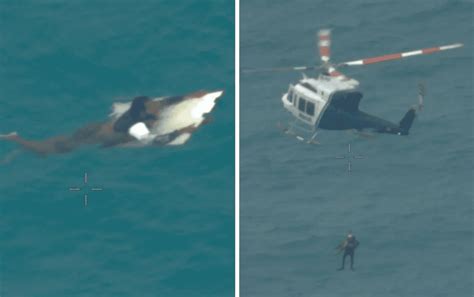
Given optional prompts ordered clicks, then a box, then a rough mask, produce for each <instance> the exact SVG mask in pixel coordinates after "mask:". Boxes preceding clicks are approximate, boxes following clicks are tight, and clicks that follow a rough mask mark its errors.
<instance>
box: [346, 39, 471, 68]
mask: <svg viewBox="0 0 474 297" xmlns="http://www.w3.org/2000/svg"><path fill="white" fill-rule="evenodd" d="M462 46H463V44H462V43H454V44H449V45H443V46H437V47H430V48H423V49H419V50H413V51H408V52H403V53H397V54H389V55H383V56H378V57H372V58H365V59H360V60H354V61H349V62H344V63H341V64H339V66H357V65H367V64H374V63H380V62H385V61H391V60H399V59H403V58H407V57H411V56H417V55H427V54H432V53H436V52H440V51H445V50H450V49H455V48H459V47H462Z"/></svg>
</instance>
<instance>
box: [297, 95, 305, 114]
mask: <svg viewBox="0 0 474 297" xmlns="http://www.w3.org/2000/svg"><path fill="white" fill-rule="evenodd" d="M305 107H306V100H304V99H303V98H300V100H299V102H298V109H299V110H300V111H302V112H305Z"/></svg>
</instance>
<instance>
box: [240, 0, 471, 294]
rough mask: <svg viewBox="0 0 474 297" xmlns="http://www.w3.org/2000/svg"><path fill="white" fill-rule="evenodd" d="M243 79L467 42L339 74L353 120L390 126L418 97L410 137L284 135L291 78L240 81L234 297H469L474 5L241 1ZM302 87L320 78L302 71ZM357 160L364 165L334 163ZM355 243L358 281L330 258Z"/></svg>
mask: <svg viewBox="0 0 474 297" xmlns="http://www.w3.org/2000/svg"><path fill="white" fill-rule="evenodd" d="M240 16H241V19H240V25H241V29H240V42H241V45H240V47H241V59H240V62H241V68H251V67H257V68H258V67H280V66H299V65H305V64H306V65H314V63H319V57H318V55H317V49H316V48H315V46H316V41H315V37H316V33H317V31H318V30H319V29H321V28H331V29H332V45H331V49H332V61H334V62H344V61H348V60H353V59H358V58H365V57H371V56H376V55H381V54H388V53H396V52H399V51H403V50H411V49H417V48H423V47H430V46H436V45H443V44H450V43H455V42H462V43H464V44H465V47H464V48H462V49H458V50H453V51H449V52H443V53H438V54H433V55H429V56H418V57H413V58H410V59H406V60H403V61H396V62H387V63H381V64H374V65H370V66H363V67H360V68H350V69H349V68H348V69H343V70H341V71H342V72H344V73H345V74H346V75H348V76H350V77H353V78H356V79H357V80H359V82H360V83H361V89H362V91H363V92H364V98H363V99H362V102H361V109H362V110H365V111H367V112H369V113H372V114H375V115H379V116H381V117H382V118H385V119H388V120H391V121H394V122H398V121H399V120H400V119H401V118H402V116H403V114H404V113H405V112H406V111H407V110H408V108H409V107H410V106H412V105H413V104H416V102H417V87H416V86H417V83H418V82H419V81H422V82H424V83H425V85H426V88H427V96H426V100H425V109H424V110H423V112H422V113H421V114H420V115H419V116H418V118H417V119H416V121H415V123H414V126H413V128H412V130H411V134H410V135H409V136H407V137H398V136H393V135H378V136H375V137H372V138H364V137H359V136H357V135H354V134H352V133H349V132H337V131H333V132H330V131H321V132H320V134H319V135H318V140H319V142H320V143H321V144H320V145H306V144H304V143H301V142H299V141H298V140H296V139H295V138H293V137H289V136H286V135H284V134H283V133H281V132H280V131H279V130H278V129H277V128H276V124H277V123H278V122H282V123H287V122H288V121H290V120H291V117H290V115H289V114H288V113H287V112H286V111H284V110H283V108H282V105H281V101H280V98H281V95H282V94H283V93H285V92H286V90H287V89H288V85H289V84H290V83H294V82H297V81H298V79H299V78H301V74H300V73H298V72H287V73H285V72H277V73H259V74H242V75H241V84H240V88H241V98H240V106H241V110H240V114H241V118H240V125H241V129H240V132H241V135H240V139H241V140H240V143H241V149H240V154H241V155H240V160H241V170H240V186H241V197H240V215H241V218H240V222H241V227H240V230H241V237H240V238H241V242H240V246H241V252H240V259H241V265H240V273H241V274H240V278H241V279H240V282H241V296H243V297H250V296H275V297H276V296H286V297H287V296H318V297H319V296H321V297H323V296H324V297H339V296H354V297H355V296H360V297H370V296H374V297H376V296H384V297H389V296H393V297H395V296H397V297H428V296H430V297H432V296H473V281H474V280H473V268H472V267H473V251H474V247H473V241H472V240H473V209H472V207H473V193H474V192H473V186H472V182H473V148H474V141H473V140H474V138H473V136H474V135H473V103H474V101H473V99H474V98H473V97H474V96H473V69H474V65H473V46H474V43H473V36H474V30H473V29H474V28H473V20H474V15H473V1H465V0H454V1H453V0H449V1H448V0H436V1H424V0H415V1H388V0H382V1H373V0H356V1H344V2H343V1H314V0H297V1H283V0H277V1H249V0H241V2H240ZM307 74H308V75H314V74H315V73H312V72H308V73H307ZM349 144H350V145H351V148H352V152H353V153H354V154H361V155H363V156H364V159H357V160H354V161H353V162H352V172H351V173H348V172H347V161H346V160H341V159H337V157H338V156H343V155H348V146H349ZM348 230H352V231H353V233H354V235H355V236H356V237H357V238H358V240H359V241H360V246H359V248H358V250H357V251H356V256H355V268H356V270H355V271H354V272H351V271H350V270H347V267H346V270H345V271H341V272H339V271H336V269H337V268H338V267H339V266H340V263H341V255H335V250H334V248H335V247H336V245H338V244H339V242H341V240H343V239H344V237H345V235H346V234H347V233H346V232H347V231H348Z"/></svg>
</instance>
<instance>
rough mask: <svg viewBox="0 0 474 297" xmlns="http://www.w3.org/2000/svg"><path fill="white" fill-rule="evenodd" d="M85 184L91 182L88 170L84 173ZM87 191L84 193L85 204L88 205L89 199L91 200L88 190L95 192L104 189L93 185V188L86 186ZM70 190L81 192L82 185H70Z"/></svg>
mask: <svg viewBox="0 0 474 297" xmlns="http://www.w3.org/2000/svg"><path fill="white" fill-rule="evenodd" d="M83 181H84V185H87V183H88V182H89V176H88V174H87V172H85V173H84V179H83ZM85 190H86V193H84V206H85V207H87V204H88V200H89V196H88V194H87V192H88V191H93V192H98V191H102V190H103V189H102V188H101V187H93V188H90V189H89V188H86V189H85ZM69 191H71V192H80V191H82V188H80V187H70V188H69Z"/></svg>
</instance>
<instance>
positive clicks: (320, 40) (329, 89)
mask: <svg viewBox="0 0 474 297" xmlns="http://www.w3.org/2000/svg"><path fill="white" fill-rule="evenodd" d="M317 45H318V47H319V55H320V59H321V62H322V63H321V65H319V66H296V67H278V68H264V69H244V70H243V72H244V73H252V72H274V71H306V70H319V71H320V73H319V75H318V76H317V77H316V78H312V77H307V76H306V75H305V74H304V73H302V75H303V78H302V79H300V80H299V81H298V82H297V83H296V84H290V86H289V88H288V91H287V92H286V93H284V94H283V96H282V98H281V101H282V103H283V107H284V108H285V109H286V110H287V111H289V112H290V113H291V115H293V117H294V118H295V120H294V122H292V123H290V125H289V127H287V128H283V131H284V132H285V133H286V134H291V135H295V136H296V138H297V139H298V140H301V141H306V142H307V143H317V142H316V141H315V139H316V136H317V134H318V131H319V129H323V130H354V131H356V132H359V133H361V134H362V133H366V132H369V133H387V134H394V135H408V134H409V131H410V128H411V126H412V124H413V121H414V119H415V117H416V114H417V110H418V111H421V110H422V108H423V100H424V96H425V87H424V85H423V84H419V85H418V106H415V107H412V108H410V109H409V110H408V111H407V112H406V113H405V115H404V116H403V118H402V119H401V120H400V122H399V123H393V122H390V121H387V120H384V119H382V118H379V117H377V116H374V115H371V114H368V113H366V112H363V111H361V110H359V103H360V101H361V99H362V96H363V95H362V92H361V91H359V90H358V86H359V82H358V81H357V80H355V79H353V78H349V77H348V76H346V75H344V74H342V73H341V72H339V71H338V70H337V68H342V67H347V66H360V65H369V64H374V63H380V62H386V61H391V60H398V59H403V58H407V57H411V56H416V55H426V54H431V53H435V52H439V51H445V50H450V49H455V48H459V47H462V46H463V44H462V43H455V44H450V45H444V46H437V47H431V48H423V49H419V50H412V51H407V52H401V53H395V54H388V55H382V56H377V57H371V58H365V59H358V60H353V61H348V62H343V63H337V64H333V63H331V62H330V57H331V55H330V45H331V31H330V30H329V29H322V30H319V32H318V34H317ZM301 131H304V132H305V134H307V135H309V137H304V136H302V135H301V134H300V133H298V132H301Z"/></svg>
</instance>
